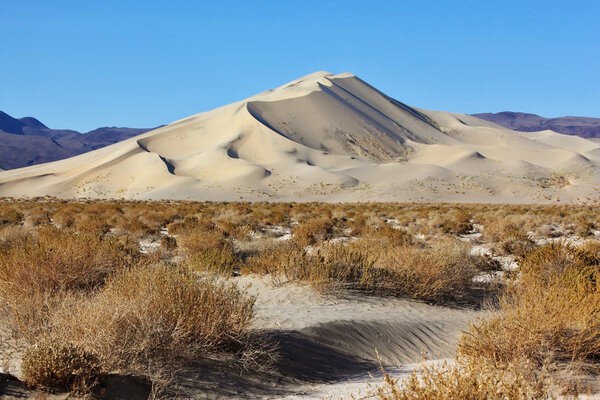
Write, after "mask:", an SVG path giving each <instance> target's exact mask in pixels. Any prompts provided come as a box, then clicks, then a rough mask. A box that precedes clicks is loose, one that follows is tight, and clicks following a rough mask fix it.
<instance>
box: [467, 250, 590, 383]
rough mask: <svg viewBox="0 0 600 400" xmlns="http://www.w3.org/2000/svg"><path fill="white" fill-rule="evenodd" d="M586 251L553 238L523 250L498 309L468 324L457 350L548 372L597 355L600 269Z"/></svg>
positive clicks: (493, 361) (485, 359)
mask: <svg viewBox="0 0 600 400" xmlns="http://www.w3.org/2000/svg"><path fill="white" fill-rule="evenodd" d="M596 261H597V260H596V259H594V258H593V257H589V254H586V252H585V251H582V250H580V249H576V248H573V247H571V246H567V245H565V244H564V243H552V244H548V245H546V246H543V247H541V248H540V249H538V250H535V251H534V252H532V253H530V254H528V255H527V256H526V257H525V258H524V259H523V261H522V263H521V264H522V265H521V274H520V277H519V278H517V279H516V280H515V281H514V282H513V283H512V284H511V285H508V286H507V287H506V288H505V292H504V293H503V295H502V297H501V298H500V302H499V307H500V312H499V313H498V314H496V315H494V316H493V317H491V318H489V319H487V320H484V321H480V322H479V323H477V324H473V325H472V326H471V327H470V329H469V332H468V333H467V334H465V335H463V337H462V338H461V339H460V341H459V346H458V353H459V354H460V355H462V356H463V357H466V358H469V359H471V360H473V362H479V363H484V364H486V365H500V366H501V365H507V364H510V363H514V362H517V361H518V360H527V362H528V363H529V367H530V370H532V371H535V370H539V369H540V368H542V367H545V366H550V367H551V368H552V370H551V371H552V372H553V373H556V372H557V371H564V370H567V369H569V368H571V367H575V368H577V367H578V366H581V365H585V363H587V362H590V361H593V360H597V359H598V357H599V356H600V287H599V284H600V280H599V278H600V276H599V274H600V272H599V270H598V267H597V266H596V265H594V264H595V262H596Z"/></svg>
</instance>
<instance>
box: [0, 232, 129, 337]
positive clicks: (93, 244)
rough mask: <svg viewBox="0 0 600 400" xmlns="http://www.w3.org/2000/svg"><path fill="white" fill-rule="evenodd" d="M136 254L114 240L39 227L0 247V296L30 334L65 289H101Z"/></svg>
mask: <svg viewBox="0 0 600 400" xmlns="http://www.w3.org/2000/svg"><path fill="white" fill-rule="evenodd" d="M133 258H134V255H131V254H130V253H128V252H127V250H126V249H124V247H123V246H121V245H120V244H119V243H118V242H116V241H114V240H111V239H104V240H103V239H101V238H99V237H97V236H94V235H89V234H85V233H81V234H75V233H73V232H65V231H61V230H59V229H56V228H53V227H44V228H40V229H38V230H37V231H35V232H34V234H30V235H28V236H26V237H25V238H24V240H22V241H13V242H11V243H10V244H8V245H6V246H4V247H3V248H0V299H1V300H2V302H3V303H4V304H6V305H7V306H8V309H9V310H10V311H11V313H12V315H13V316H14V319H15V322H16V324H17V326H18V328H19V329H20V331H21V333H22V334H23V335H24V336H25V337H27V338H32V337H35V336H36V335H37V333H39V332H38V331H39V329H42V326H43V324H44V321H46V320H47V318H46V316H47V313H48V310H49V308H51V307H53V305H55V304H58V303H60V301H61V298H62V297H63V296H64V295H65V294H66V293H69V292H71V293H72V292H89V291H93V290H95V289H97V288H98V287H99V286H101V285H102V284H103V283H104V279H105V278H106V277H107V276H108V275H109V274H110V273H112V272H113V271H115V270H117V269H119V268H122V267H123V266H125V265H127V264H128V263H129V262H131V260H133Z"/></svg>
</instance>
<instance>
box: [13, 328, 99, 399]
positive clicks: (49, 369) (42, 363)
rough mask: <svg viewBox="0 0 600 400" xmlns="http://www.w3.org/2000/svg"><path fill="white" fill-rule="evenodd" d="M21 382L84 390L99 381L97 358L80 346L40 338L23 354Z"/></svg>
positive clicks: (51, 387) (81, 392)
mask: <svg viewBox="0 0 600 400" xmlns="http://www.w3.org/2000/svg"><path fill="white" fill-rule="evenodd" d="M21 368H22V372H23V380H24V382H25V383H26V384H27V385H28V386H31V387H43V388H47V389H53V388H61V389H66V390H68V391H70V392H72V393H75V394H87V393H89V391H90V390H91V389H92V388H94V387H95V386H96V385H97V384H98V380H99V377H100V364H99V362H98V359H97V358H96V357H95V356H93V355H91V354H89V353H87V352H85V351H84V350H82V349H81V348H79V347H76V346H73V345H71V344H68V343H62V342H58V341H50V340H43V341H41V342H38V343H36V344H34V345H33V346H31V347H29V348H28V349H27V350H26V351H25V353H24V354H23V363H22V366H21Z"/></svg>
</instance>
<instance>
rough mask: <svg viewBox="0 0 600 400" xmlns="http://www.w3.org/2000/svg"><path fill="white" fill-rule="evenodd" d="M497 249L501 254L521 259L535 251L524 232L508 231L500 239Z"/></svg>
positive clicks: (531, 241)
mask: <svg viewBox="0 0 600 400" xmlns="http://www.w3.org/2000/svg"><path fill="white" fill-rule="evenodd" d="M497 247H498V249H499V250H500V253H501V254H504V255H515V256H517V257H523V256H525V255H526V254H527V253H529V252H530V251H532V250H533V249H535V242H534V241H533V240H531V238H530V237H529V235H527V234H526V233H525V232H522V231H520V230H510V231H508V232H506V233H504V234H503V235H502V236H501V237H500V240H499V242H498V244H497Z"/></svg>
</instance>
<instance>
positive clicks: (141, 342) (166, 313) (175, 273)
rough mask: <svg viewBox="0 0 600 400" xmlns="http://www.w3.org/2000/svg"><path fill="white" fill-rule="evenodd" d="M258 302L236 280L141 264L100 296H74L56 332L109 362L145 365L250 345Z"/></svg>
mask: <svg viewBox="0 0 600 400" xmlns="http://www.w3.org/2000/svg"><path fill="white" fill-rule="evenodd" d="M253 305H254V299H253V298H251V297H248V296H247V295H246V294H245V293H244V292H241V291H240V290H239V289H237V287H236V286H234V285H232V284H226V283H218V282H216V281H212V280H208V279H203V278H199V277H198V276H196V275H195V274H193V273H190V272H187V271H185V270H181V269H177V268H173V267H166V266H155V267H152V266H144V265H141V266H136V267H132V268H128V269H125V270H122V271H119V272H117V273H116V274H115V275H113V276H111V277H110V279H109V280H108V282H107V284H106V286H105V287H103V288H102V290H101V291H100V292H99V293H98V294H97V295H96V296H94V297H91V298H87V299H81V298H75V299H73V300H72V301H70V302H69V304H67V305H65V306H64V307H62V308H61V309H60V310H58V311H57V312H56V313H55V315H54V316H53V321H52V322H53V332H54V334H55V335H57V336H59V337H62V338H65V339H67V338H68V339H69V340H70V341H72V342H73V343H75V344H76V345H78V346H80V347H81V348H83V349H86V350H87V351H89V352H91V353H93V354H96V355H97V356H98V358H99V359H100V360H101V361H102V363H103V365H104V366H105V368H106V369H108V370H115V369H116V370H122V371H130V372H131V371H138V372H139V371H141V372H146V370H147V368H148V367H149V366H154V367H155V366H160V367H161V368H163V367H164V368H168V367H169V366H171V365H176V364H177V363H178V362H179V361H178V360H189V359H192V358H194V357H199V356H205V355H207V354H211V353H216V352H220V351H234V352H236V351H240V350H243V348H244V345H245V344H247V343H248V342H249V338H250V329H249V328H250V323H251V321H252V317H253Z"/></svg>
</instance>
